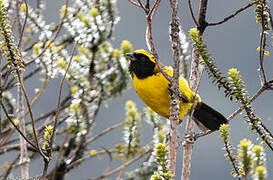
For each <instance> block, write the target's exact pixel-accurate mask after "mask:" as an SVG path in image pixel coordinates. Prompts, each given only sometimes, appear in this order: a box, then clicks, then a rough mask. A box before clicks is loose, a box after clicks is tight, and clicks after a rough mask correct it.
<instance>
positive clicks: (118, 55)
mask: <svg viewBox="0 0 273 180" xmlns="http://www.w3.org/2000/svg"><path fill="white" fill-rule="evenodd" d="M111 54H112V55H113V56H114V57H115V58H116V59H119V58H120V55H121V52H120V51H119V50H118V49H113V51H112V52H111Z"/></svg>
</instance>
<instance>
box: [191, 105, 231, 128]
mask: <svg viewBox="0 0 273 180" xmlns="http://www.w3.org/2000/svg"><path fill="white" fill-rule="evenodd" d="M193 117H195V118H196V119H197V120H198V121H199V122H200V123H202V124H203V125H204V126H205V127H206V128H208V129H210V130H212V131H215V130H218V129H219V128H220V125H221V124H226V123H227V122H228V120H227V119H226V118H225V117H224V116H223V115H222V114H220V113H219V112H217V111H215V110H214V109H212V108H211V107H209V106H208V105H206V104H205V103H203V102H201V103H199V104H198V105H197V106H196V108H195V110H194V113H193Z"/></svg>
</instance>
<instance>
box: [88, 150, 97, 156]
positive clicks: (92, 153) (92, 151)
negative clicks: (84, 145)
mask: <svg viewBox="0 0 273 180" xmlns="http://www.w3.org/2000/svg"><path fill="white" fill-rule="evenodd" d="M89 154H90V155H91V156H94V155H96V154H97V151H96V150H95V149H91V150H90V151H89Z"/></svg>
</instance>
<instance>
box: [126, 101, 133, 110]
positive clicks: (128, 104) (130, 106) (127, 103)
mask: <svg viewBox="0 0 273 180" xmlns="http://www.w3.org/2000/svg"><path fill="white" fill-rule="evenodd" d="M134 106H135V103H134V102H133V101H131V100H129V101H127V102H126V105H125V107H126V108H128V109H131V108H132V107H134Z"/></svg>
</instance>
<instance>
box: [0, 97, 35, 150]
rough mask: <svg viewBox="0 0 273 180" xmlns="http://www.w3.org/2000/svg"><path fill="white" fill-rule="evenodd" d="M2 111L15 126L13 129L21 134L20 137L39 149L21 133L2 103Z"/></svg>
mask: <svg viewBox="0 0 273 180" xmlns="http://www.w3.org/2000/svg"><path fill="white" fill-rule="evenodd" d="M0 104H1V107H2V109H3V110H4V113H5V115H6V117H7V118H8V120H9V121H10V123H11V124H12V125H13V127H14V128H15V129H16V130H17V131H18V132H19V133H20V135H21V136H22V137H23V138H24V139H25V140H26V141H27V142H28V143H29V144H30V145H31V146H32V147H33V148H35V149H37V147H36V146H35V145H34V144H33V143H32V142H31V141H29V140H28V139H27V137H26V136H25V135H24V134H23V133H22V132H21V130H20V129H19V128H18V127H17V126H16V125H15V124H14V122H13V120H12V119H11V117H10V116H9V114H8V112H7V110H6V107H5V106H4V104H3V103H2V102H0Z"/></svg>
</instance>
